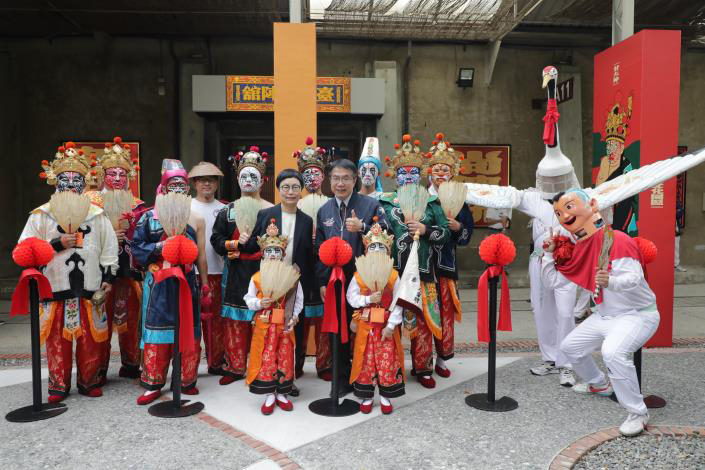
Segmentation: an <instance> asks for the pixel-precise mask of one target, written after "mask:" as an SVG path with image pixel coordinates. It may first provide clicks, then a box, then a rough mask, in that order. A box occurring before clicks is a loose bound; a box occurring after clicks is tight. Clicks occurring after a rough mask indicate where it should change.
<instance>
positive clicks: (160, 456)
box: [0, 284, 705, 470]
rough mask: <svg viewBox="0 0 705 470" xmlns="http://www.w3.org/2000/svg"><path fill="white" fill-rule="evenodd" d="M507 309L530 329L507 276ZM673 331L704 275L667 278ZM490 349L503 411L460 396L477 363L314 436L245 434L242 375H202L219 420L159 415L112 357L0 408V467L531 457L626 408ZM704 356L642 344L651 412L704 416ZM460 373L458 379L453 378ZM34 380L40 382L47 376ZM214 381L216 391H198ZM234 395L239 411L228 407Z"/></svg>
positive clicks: (697, 300) (2, 341)
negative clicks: (91, 382)
mask: <svg viewBox="0 0 705 470" xmlns="http://www.w3.org/2000/svg"><path fill="white" fill-rule="evenodd" d="M476 295H477V293H476V291H473V290H469V289H465V290H463V291H462V294H461V299H462V301H463V304H464V305H463V306H464V310H465V311H466V312H469V313H468V314H466V315H465V316H464V318H463V322H462V324H461V325H459V326H458V327H457V332H458V333H457V337H456V341H457V342H459V343H464V342H472V341H475V340H476V324H475V320H476V316H475V315H474V311H475V308H476V305H475V302H474V299H475V298H476ZM7 310H8V309H7V304H0V312H2V311H5V312H6V311H7ZM512 311H513V324H514V331H513V332H510V333H504V332H500V333H499V339H500V340H510V339H517V340H519V339H527V340H531V339H535V333H534V326H533V317H532V315H531V312H530V307H529V303H528V289H520V288H513V289H512ZM0 320H5V321H7V323H5V324H4V325H0V369H4V371H0V373H2V374H0V377H2V378H0V403H2V406H0V414H2V415H4V414H5V413H7V412H8V411H10V410H12V409H14V408H17V407H19V406H23V405H27V404H29V403H30V401H31V385H30V383H29V382H27V380H28V375H27V370H26V368H27V366H28V361H27V360H26V359H24V360H16V359H10V358H8V355H9V354H17V353H28V352H29V322H28V318H27V317H16V318H13V319H9V318H8V317H7V315H6V314H1V313H0ZM674 337H676V338H678V337H688V338H693V337H705V285H703V284H697V285H678V286H676V300H675V314H674ZM520 350H522V349H520ZM524 350H525V349H524ZM3 355H4V356H5V357H4V358H3ZM460 356H462V357H459V358H458V360H457V361H458V363H459V362H461V361H462V358H464V357H470V358H484V357H485V356H484V355H483V354H479V355H478V354H462V355H460ZM500 357H501V358H503V359H506V360H505V361H503V362H502V363H507V365H504V366H503V367H501V368H499V369H498V371H497V396H501V395H503V394H507V395H509V396H511V397H513V398H514V399H516V400H517V401H518V402H519V408H518V409H517V410H515V411H512V412H509V413H488V412H482V411H478V410H475V409H472V408H469V407H467V406H466V405H465V403H464V400H463V399H464V397H465V396H466V395H467V394H469V393H475V392H482V391H485V390H486V385H487V384H486V380H487V379H486V374H483V373H482V371H480V372H479V373H480V374H481V375H476V374H475V373H473V374H469V375H466V376H462V377H459V376H454V377H453V379H455V380H454V383H456V385H451V386H449V387H447V388H445V389H443V390H439V391H438V392H437V393H434V394H431V395H429V394H428V393H425V394H424V393H413V394H412V393H410V396H409V397H407V398H408V400H407V401H405V402H404V403H400V406H398V407H397V408H396V409H395V412H394V413H393V414H392V415H391V416H381V415H379V414H374V415H372V416H370V417H369V418H368V419H366V420H364V421H362V422H360V420H359V419H358V420H355V421H350V422H347V423H345V424H344V425H342V426H341V424H340V423H337V424H335V425H334V426H326V424H325V423H324V424H321V425H319V426H320V427H321V428H320V429H319V430H318V433H317V434H318V435H319V436H320V437H319V438H317V439H308V440H307V439H304V440H302V442H309V443H307V444H304V445H300V446H293V447H292V446H281V448H277V447H276V445H273V446H270V445H269V444H268V443H266V442H265V443H263V442H260V441H259V440H258V439H257V437H256V436H255V437H252V436H250V435H248V434H247V431H246V429H250V428H251V427H248V426H249V424H251V423H247V422H245V421H243V420H244V419H245V418H244V417H245V416H247V419H248V420H251V419H260V420H261V419H267V418H264V417H260V416H250V413H249V411H251V410H250V409H249V408H251V407H252V405H253V402H252V399H251V397H249V396H247V395H243V394H242V393H240V392H241V390H240V391H239V392H238V393H235V392H234V391H235V390H236V389H234V388H231V387H238V389H239V388H240V387H241V384H239V383H238V384H233V385H231V386H228V387H221V388H220V389H218V390H216V391H213V389H211V390H210V391H207V390H205V389H204V394H203V400H204V402H207V408H206V412H208V411H209V409H210V411H211V412H212V413H213V415H214V416H215V417H216V418H219V419H222V420H224V421H217V420H216V419H214V418H213V417H211V416H210V415H202V416H200V417H190V418H185V419H179V420H166V421H165V420H160V419H157V418H153V417H151V416H149V415H148V414H147V412H146V410H145V409H144V408H141V407H137V406H136V405H135V404H134V400H135V397H136V395H137V394H138V393H140V389H139V387H138V385H137V384H136V382H135V381H129V380H124V379H118V378H117V377H115V374H116V371H117V368H118V363H117V362H116V359H117V358H113V363H112V365H111V379H112V380H111V382H110V383H109V384H108V385H107V386H106V387H105V389H104V391H105V396H104V397H102V398H99V399H89V398H85V397H80V396H78V395H76V394H72V395H71V396H70V397H69V399H68V400H67V404H68V406H69V411H68V412H66V413H64V414H63V415H61V416H60V417H57V418H54V419H52V420H49V421H43V422H38V423H30V424H11V423H7V422H5V421H3V422H2V423H3V424H2V425H1V426H0V468H3V469H4V468H8V469H25V468H27V469H30V468H31V469H35V468H88V467H95V466H97V465H100V466H101V467H104V468H106V469H112V468H116V469H122V468H141V469H142V468H144V469H152V468H154V469H157V468H164V467H165V466H169V465H171V466H178V467H182V468H190V469H200V468H232V469H240V468H247V469H248V470H269V469H273V468H279V467H280V466H282V467H284V468H297V465H299V466H300V467H301V468H306V469H368V468H369V469H371V468H375V469H407V468H409V469H411V468H414V469H415V468H434V469H460V468H463V469H466V468H467V469H485V468H487V469H494V468H502V469H505V468H512V469H513V468H531V469H533V468H536V469H541V468H546V466H547V465H548V463H549V462H550V461H551V459H552V458H553V457H554V456H555V455H556V453H557V452H559V451H560V450H561V449H563V448H564V447H565V446H567V445H568V444H570V443H571V442H573V441H575V440H576V439H578V438H580V437H581V436H584V435H586V434H589V433H593V432H595V431H597V430H599V429H602V428H607V427H612V426H615V425H619V424H620V423H621V421H622V420H623V419H624V415H625V413H624V412H623V410H622V409H621V408H620V407H619V406H618V405H617V404H616V403H614V402H612V401H610V400H607V399H602V398H598V397H582V396H578V395H576V394H575V393H573V392H572V391H571V390H569V389H565V388H562V387H559V386H558V385H557V383H556V382H557V378H556V376H550V377H545V378H539V377H534V376H531V375H530V374H529V373H528V372H527V369H528V367H529V366H530V365H532V364H534V363H536V362H537V361H538V354H537V353H535V352H529V353H526V352H524V353H518V352H516V350H515V349H507V350H506V353H505V354H500ZM515 359H516V360H515ZM512 360H513V362H512ZM704 362H705V349H702V348H699V349H692V348H691V349H688V348H678V349H665V350H649V351H647V352H646V353H645V354H644V388H645V391H646V392H647V393H656V394H658V395H661V396H663V397H664V398H666V399H667V400H668V406H667V407H666V408H664V409H662V410H655V411H653V413H652V422H653V423H654V424H673V425H701V426H702V425H705V398H704V396H703V393H702V384H703V383H705V368H703V366H702V364H703V363H704ZM451 366H452V363H451ZM307 367H311V364H310V363H308V364H307ZM458 368H459V369H461V368H460V366H458ZM458 372H460V371H458ZM465 373H467V372H465ZM459 375H460V374H459ZM466 377H467V378H466ZM471 377H472V378H471ZM458 378H461V379H462V380H461V381H460V382H458V381H457V379H458ZM438 380H439V381H440V380H443V379H440V378H439V379H438ZM208 381H211V382H214V381H215V379H214V378H204V379H202V380H201V383H202V384H203V387H207V383H208ZM302 384H303V382H302ZM408 386H409V387H410V391H411V389H412V388H415V387H419V385H418V384H417V383H416V382H413V381H412V382H411V383H409V385H408ZM230 390H231V391H230ZM305 391H306V390H304V392H305ZM206 392H208V393H206ZM43 393H44V394H45V396H46V384H44V385H43ZM209 393H210V394H211V395H209ZM213 393H215V394H217V400H214V399H212V398H209V397H211V396H212V395H213ZM309 393H310V392H309ZM412 395H413V396H412ZM246 396H247V398H245V397H246ZM310 398H311V397H309V396H306V395H304V396H302V397H301V402H300V403H299V404H300V405H301V406H299V407H297V408H296V410H295V412H294V413H292V414H291V415H290V416H287V415H283V416H284V419H286V418H289V419H291V420H297V419H301V420H306V419H307V418H306V411H307V410H306V408H305V406H302V405H303V404H304V402H305V401H306V400H308V399H310ZM295 403H296V402H295ZM218 407H220V411H222V410H223V408H227V410H226V411H227V412H225V413H223V412H219V409H218ZM243 407H247V409H248V413H244V412H243V413H240V412H238V409H243V410H244V408H243ZM282 414H283V413H280V415H282ZM280 418H281V416H280ZM332 419H333V418H332ZM335 419H337V420H340V419H345V418H335ZM271 422H272V424H273V425H274V421H271ZM331 423H333V421H331ZM228 425H229V426H228ZM288 425H290V424H289V423H287V427H288ZM243 430H244V433H243ZM258 432H259V431H258ZM292 432H296V431H292ZM255 434H256V433H255ZM272 444H276V442H274V441H272ZM274 460H277V461H278V462H279V465H277V464H275V463H274Z"/></svg>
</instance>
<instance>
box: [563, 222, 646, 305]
mask: <svg viewBox="0 0 705 470" xmlns="http://www.w3.org/2000/svg"><path fill="white" fill-rule="evenodd" d="M604 233H605V229H604V227H603V228H600V229H599V230H598V231H597V232H595V233H594V234H592V235H591V236H589V237H587V238H586V239H584V240H581V241H579V242H577V243H576V244H575V248H574V249H573V256H572V257H571V258H570V259H569V260H568V261H567V262H565V263H563V264H562V265H560V266H559V265H556V269H557V270H558V271H559V272H560V273H561V274H563V275H564V276H565V277H566V278H568V279H569V280H570V281H572V282H574V283H575V284H577V285H579V286H580V287H582V288H583V289H586V290H588V291H590V292H595V273H596V272H597V268H598V266H597V261H598V258H599V256H600V251H602V238H603V237H604ZM620 258H633V259H635V260H637V261H639V263H641V267H642V268H644V260H642V258H641V252H640V251H639V247H638V246H637V244H636V242H635V241H634V239H633V238H632V237H630V236H629V235H627V234H626V233H624V232H620V231H619V230H615V231H614V243H613V244H612V249H611V250H610V264H611V263H612V261H614V260H616V259H620Z"/></svg>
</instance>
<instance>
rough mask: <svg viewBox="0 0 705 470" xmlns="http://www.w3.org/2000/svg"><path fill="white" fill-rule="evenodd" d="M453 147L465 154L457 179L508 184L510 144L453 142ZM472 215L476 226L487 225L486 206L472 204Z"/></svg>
mask: <svg viewBox="0 0 705 470" xmlns="http://www.w3.org/2000/svg"><path fill="white" fill-rule="evenodd" d="M453 149H455V150H456V151H457V152H460V153H461V154H462V155H464V156H465V160H463V162H462V165H461V173H462V174H460V175H458V177H457V179H458V180H459V181H464V182H467V183H483V184H497V185H500V186H508V185H509V184H510V180H509V158H510V153H511V151H510V150H511V148H510V146H509V145H472V144H453ZM470 209H471V211H472V216H473V219H474V222H475V227H487V226H489V225H490V224H488V223H487V222H486V221H485V208H484V207H480V206H472V207H471V208H470Z"/></svg>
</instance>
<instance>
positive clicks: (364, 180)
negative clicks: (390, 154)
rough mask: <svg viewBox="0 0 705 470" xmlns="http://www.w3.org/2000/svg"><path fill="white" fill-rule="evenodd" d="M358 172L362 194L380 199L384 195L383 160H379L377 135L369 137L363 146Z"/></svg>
mask: <svg viewBox="0 0 705 470" xmlns="http://www.w3.org/2000/svg"><path fill="white" fill-rule="evenodd" d="M357 167H358V170H357V173H358V176H359V177H360V184H361V185H362V186H361V187H360V194H364V195H365V196H370V197H373V198H375V199H379V197H380V196H381V195H382V192H383V190H382V181H381V180H380V176H381V174H380V172H381V171H382V162H381V161H380V160H379V140H378V139H377V137H368V138H367V140H365V145H364V146H363V147H362V154H361V155H360V159H359V160H358V162H357Z"/></svg>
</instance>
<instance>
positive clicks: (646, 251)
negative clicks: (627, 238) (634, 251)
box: [634, 237, 658, 264]
mask: <svg viewBox="0 0 705 470" xmlns="http://www.w3.org/2000/svg"><path fill="white" fill-rule="evenodd" d="M634 241H635V242H636V245H637V246H638V247H639V252H640V253H641V258H642V259H643V260H644V264H649V263H651V262H653V261H654V260H655V259H656V256H657V255H658V248H657V247H656V244H655V243H654V242H652V241H651V240H649V239H648V238H644V237H634Z"/></svg>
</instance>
